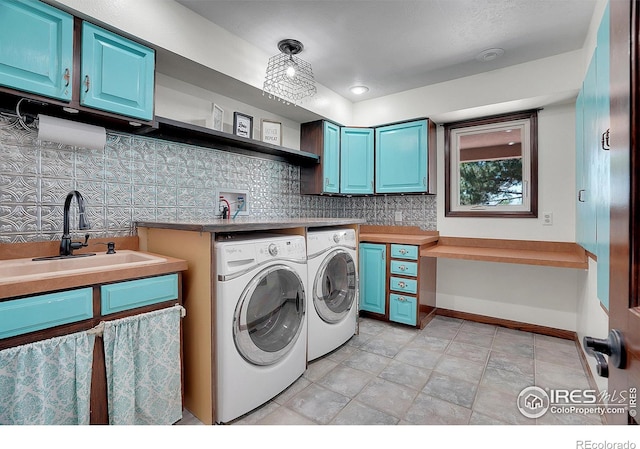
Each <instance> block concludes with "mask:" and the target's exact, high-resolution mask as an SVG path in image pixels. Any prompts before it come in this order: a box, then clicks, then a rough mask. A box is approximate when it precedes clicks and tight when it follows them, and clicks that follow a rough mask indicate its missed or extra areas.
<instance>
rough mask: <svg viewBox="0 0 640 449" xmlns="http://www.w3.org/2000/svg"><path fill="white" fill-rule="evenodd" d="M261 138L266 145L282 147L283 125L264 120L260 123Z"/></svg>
mask: <svg viewBox="0 0 640 449" xmlns="http://www.w3.org/2000/svg"><path fill="white" fill-rule="evenodd" d="M260 137H261V138H262V141H263V142H265V143H270V144H273V145H278V146H282V123H280V122H276V121H273V120H267V119H262V120H261V121H260Z"/></svg>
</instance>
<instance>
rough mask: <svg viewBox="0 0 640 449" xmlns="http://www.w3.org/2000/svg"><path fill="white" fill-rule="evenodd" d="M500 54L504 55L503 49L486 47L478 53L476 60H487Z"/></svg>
mask: <svg viewBox="0 0 640 449" xmlns="http://www.w3.org/2000/svg"><path fill="white" fill-rule="evenodd" d="M502 55H504V50H503V49H502V48H488V49H486V50H484V51H481V52H480V53H478V55H477V56H476V60H477V61H480V62H489V61H494V60H496V59H498V58H499V57H500V56H502Z"/></svg>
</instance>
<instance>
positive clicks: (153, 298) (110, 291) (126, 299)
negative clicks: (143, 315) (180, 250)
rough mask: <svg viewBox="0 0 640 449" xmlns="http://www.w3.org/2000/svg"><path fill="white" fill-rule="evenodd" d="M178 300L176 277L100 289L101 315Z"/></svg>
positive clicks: (155, 278) (140, 280) (106, 286)
mask: <svg viewBox="0 0 640 449" xmlns="http://www.w3.org/2000/svg"><path fill="white" fill-rule="evenodd" d="M174 299H178V275H177V274H167V275H165V276H156V277H152V278H144V279H136V280H133V281H125V282H118V283H116V284H108V285H103V286H102V287H100V306H101V311H102V314H103V315H109V314H111V313H116V312H122V311H124V310H130V309H133V308H136V307H142V306H149V305H152V304H157V303H159V302H164V301H171V300H174Z"/></svg>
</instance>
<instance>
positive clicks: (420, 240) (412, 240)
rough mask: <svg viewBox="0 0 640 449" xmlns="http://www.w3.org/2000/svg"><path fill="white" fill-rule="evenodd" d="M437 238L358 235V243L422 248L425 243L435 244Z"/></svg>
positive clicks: (417, 235)
mask: <svg viewBox="0 0 640 449" xmlns="http://www.w3.org/2000/svg"><path fill="white" fill-rule="evenodd" d="M438 238H439V237H438V236H437V235H419V234H376V233H368V232H367V233H362V232H361V233H360V242H371V243H400V244H403V245H420V246H422V245H425V244H427V243H435V242H437V241H438Z"/></svg>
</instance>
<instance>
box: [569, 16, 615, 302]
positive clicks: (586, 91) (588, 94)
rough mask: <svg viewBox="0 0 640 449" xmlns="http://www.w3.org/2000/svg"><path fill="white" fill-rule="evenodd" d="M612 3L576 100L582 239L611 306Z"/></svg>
mask: <svg viewBox="0 0 640 449" xmlns="http://www.w3.org/2000/svg"><path fill="white" fill-rule="evenodd" d="M609 33H610V25H609V5H608V4H607V6H606V8H605V11H604V14H603V17H602V21H601V23H600V27H599V28H598V35H597V43H596V50H595V52H594V54H593V56H592V58H591V62H590V64H589V67H588V69H587V73H586V75H585V79H584V81H583V84H582V89H581V91H580V93H579V94H578V97H577V99H576V190H577V195H578V201H577V208H576V241H577V242H578V243H579V244H580V245H581V246H582V247H584V248H585V249H586V250H587V251H589V252H590V253H592V254H594V255H595V256H596V257H597V266H598V271H597V294H598V298H599V299H600V301H601V302H602V305H603V306H604V307H605V308H607V309H608V307H609V232H610V215H609V213H610V203H611V198H610V161H609V159H610V156H609V146H608V141H609V103H610V93H609V70H610V67H609Z"/></svg>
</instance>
